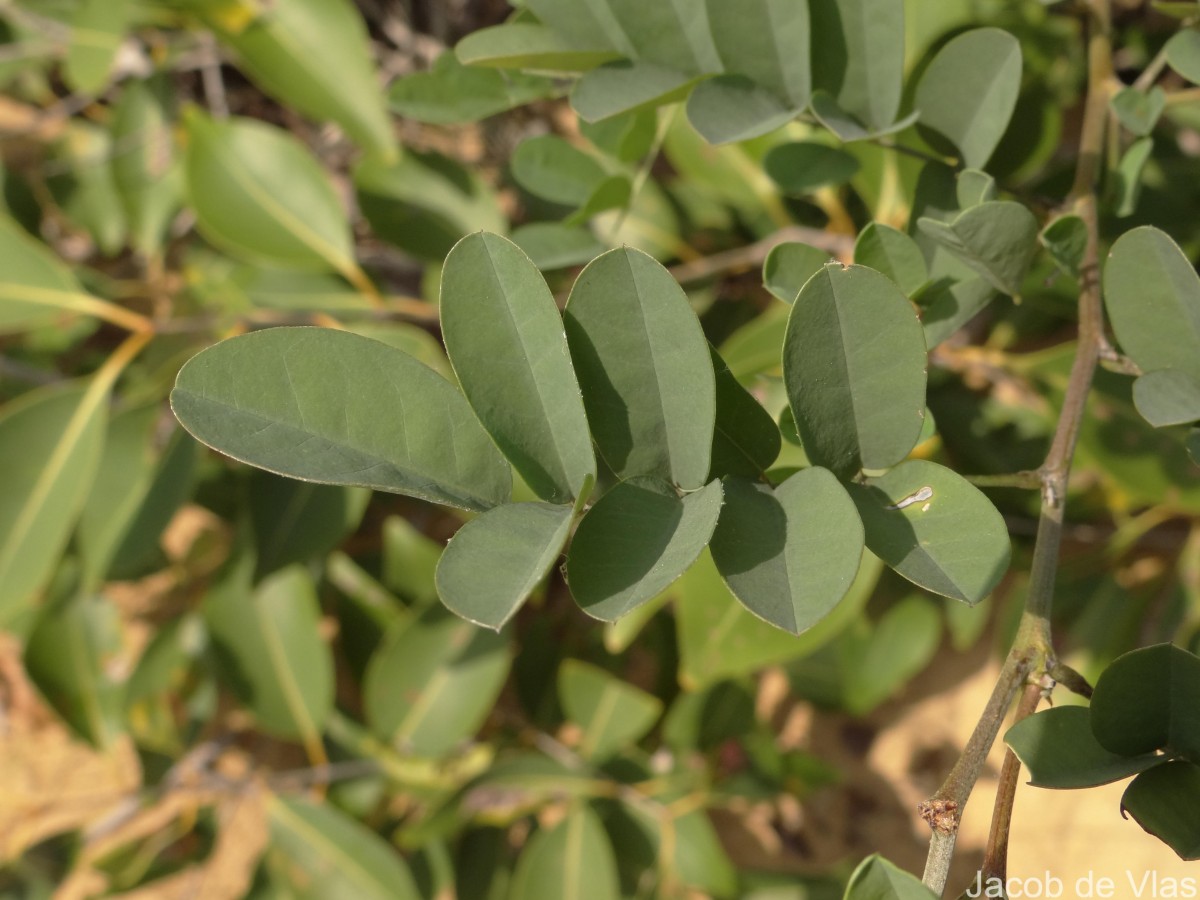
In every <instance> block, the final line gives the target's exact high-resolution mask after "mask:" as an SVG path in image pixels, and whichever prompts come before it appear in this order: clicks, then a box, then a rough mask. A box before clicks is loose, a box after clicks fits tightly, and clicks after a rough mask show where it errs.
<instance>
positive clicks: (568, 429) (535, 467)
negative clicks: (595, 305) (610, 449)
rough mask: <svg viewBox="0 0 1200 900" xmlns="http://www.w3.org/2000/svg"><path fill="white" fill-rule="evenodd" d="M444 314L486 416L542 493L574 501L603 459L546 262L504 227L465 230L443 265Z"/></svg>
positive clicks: (471, 391) (462, 371)
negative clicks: (541, 264) (501, 231)
mask: <svg viewBox="0 0 1200 900" xmlns="http://www.w3.org/2000/svg"><path fill="white" fill-rule="evenodd" d="M441 320H442V338H443V340H444V341H445V343H446V351H447V353H448V354H449V357H450V361H451V363H453V364H454V369H455V372H456V373H457V375H458V380H459V384H460V385H461V386H462V389H463V393H464V394H465V395H466V397H467V401H468V402H469V403H470V404H471V408H472V409H473V410H474V411H475V414H476V415H477V416H478V417H479V421H480V422H482V423H483V426H484V428H486V429H487V430H488V433H489V434H491V436H492V439H493V440H495V442H496V445H497V446H498V447H499V448H500V450H501V452H502V453H504V455H505V456H506V457H508V459H509V461H511V462H512V464H513V467H514V468H515V469H516V470H517V471H518V472H520V473H521V475H522V477H523V478H524V479H525V481H526V483H527V484H529V486H530V487H531V488H532V489H533V490H534V492H535V493H536V494H537V495H538V496H539V497H541V498H542V499H543V500H548V501H550V502H552V503H570V502H571V501H572V500H574V499H575V497H576V496H577V495H578V494H579V491H580V490H581V489H582V488H583V485H584V483H585V482H587V481H588V480H589V479H591V478H594V477H595V474H596V462H595V457H594V455H593V452H592V442H591V439H590V437H589V434H588V420H587V416H586V414H585V413H584V406H583V399H582V397H581V396H580V391H579V382H578V381H577V380H576V377H575V370H574V368H573V367H572V365H571V357H570V354H569V353H568V351H567V340H566V336H565V335H564V333H563V322H562V318H561V317H560V315H559V312H558V308H557V307H556V306H555V305H554V298H553V296H551V294H550V289H549V288H548V287H547V286H546V282H545V281H544V280H543V278H542V276H541V273H540V272H538V270H537V267H536V266H535V265H534V264H533V262H532V261H531V260H530V259H529V257H527V256H526V255H525V254H524V253H522V252H521V250H520V248H518V247H516V246H515V245H514V244H513V243H512V242H510V241H507V240H505V239H504V238H502V237H499V236H497V235H494V234H486V233H480V234H473V235H470V236H469V237H466V238H463V240H462V241H461V242H459V244H458V245H457V246H455V248H454V249H453V250H452V251H451V252H450V255H449V256H448V257H447V258H446V262H445V265H444V267H443V269H442V282H441ZM497 372H502V373H503V377H497Z"/></svg>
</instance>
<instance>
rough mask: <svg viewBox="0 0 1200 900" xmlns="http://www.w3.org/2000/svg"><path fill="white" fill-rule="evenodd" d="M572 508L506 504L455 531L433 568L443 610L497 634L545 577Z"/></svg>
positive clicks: (561, 542) (563, 540)
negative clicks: (447, 610)
mask: <svg viewBox="0 0 1200 900" xmlns="http://www.w3.org/2000/svg"><path fill="white" fill-rule="evenodd" d="M571 512H572V510H571V507H569V506H551V505H550V504H548V503H509V504H505V505H504V506H497V507H496V508H495V509H490V510H488V511H487V512H485V513H484V514H483V515H481V516H479V517H477V518H474V519H472V520H471V521H470V522H468V523H467V524H466V525H464V526H463V527H462V528H460V529H459V530H458V533H457V534H455V535H454V537H453V538H451V540H450V543H449V544H447V545H446V551H445V553H444V554H443V555H442V558H441V561H440V562H439V563H438V567H437V590H438V595H439V596H440V597H441V598H442V602H443V603H444V604H446V607H447V608H448V609H450V610H451V611H453V612H454V613H456V614H458V615H460V616H462V617H463V618H464V619H467V620H468V621H470V622H474V623H475V624H477V625H484V626H486V627H488V628H496V629H499V628H501V627H503V625H504V623H505V622H507V621H508V620H509V618H511V617H512V615H513V614H514V613H515V612H516V611H517V609H518V608H520V606H521V604H522V603H524V602H525V600H526V599H528V597H529V594H530V593H531V592H532V591H533V589H534V588H536V587H537V585H538V584H539V583H540V582H541V580H542V579H543V578H545V577H546V573H547V572H548V571H549V570H550V567H551V566H552V565H553V564H554V561H555V560H556V559H557V558H558V555H559V554H560V553H561V552H562V549H563V545H564V544H565V543H566V540H567V534H568V532H569V531H570V527H571Z"/></svg>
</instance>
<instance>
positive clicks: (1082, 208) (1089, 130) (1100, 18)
mask: <svg viewBox="0 0 1200 900" xmlns="http://www.w3.org/2000/svg"><path fill="white" fill-rule="evenodd" d="M1087 8H1088V12H1089V23H1088V24H1089V35H1088V91H1087V98H1086V100H1085V103H1084V116H1083V125H1082V128H1081V134H1080V146H1079V160H1078V163H1077V165H1076V169H1075V181H1074V183H1073V185H1072V187H1071V193H1070V195H1069V197H1068V198H1067V202H1068V203H1069V204H1071V205H1073V206H1074V211H1075V212H1076V213H1077V214H1078V215H1079V216H1080V218H1082V219H1083V221H1084V224H1085V225H1086V226H1087V246H1086V249H1085V251H1084V256H1083V262H1082V264H1081V266H1080V270H1079V339H1078V347H1077V349H1076V353H1075V359H1074V362H1073V363H1072V365H1071V375H1070V378H1069V380H1068V382H1067V390H1066V394H1065V396H1064V398H1063V408H1062V411H1061V413H1060V415H1059V419H1058V424H1057V426H1056V427H1055V430H1054V439H1053V441H1052V442H1051V445H1050V451H1049V452H1048V453H1047V454H1046V460H1045V462H1044V463H1043V464H1042V466H1041V468H1040V469H1038V475H1039V476H1040V479H1041V489H1042V510H1041V515H1040V516H1039V518H1038V531H1037V538H1036V541H1035V543H1034V549H1033V561H1032V564H1031V566H1030V573H1029V592H1028V594H1027V596H1026V599H1025V611H1024V614H1023V615H1022V617H1021V625H1020V628H1019V629H1018V631H1017V637H1016V640H1015V641H1014V642H1013V647H1012V649H1011V650H1010V651H1009V653H1008V657H1007V659H1005V661H1004V667H1003V668H1002V669H1001V671H1000V677H999V678H998V679H997V681H996V687H995V688H994V690H993V691H992V696H991V698H990V699H989V700H988V704H987V707H986V708H985V709H984V711H983V715H982V716H981V717H980V719H979V721H978V723H976V725H975V730H974V731H973V732H972V734H971V737H970V739H969V740H968V741H967V746H966V747H965V748H964V749H963V753H962V756H961V757H960V758H959V760H958V762H957V763H956V764H955V766H954V768H953V769H952V770H951V771H950V774H949V775H948V776H947V777H946V781H945V783H944V784H943V785H942V786H941V787H940V788H939V789H938V791H937V793H935V794H934V795H933V796H932V797H931V798H930V799H929V800H927V801H925V803H923V804H922V806H921V813H922V816H923V817H924V818H925V819H926V821H927V822H929V824H930V825H931V826H932V827H933V830H934V833H933V837H932V839H931V841H930V846H929V857H928V859H927V861H926V865H925V874H924V875H923V877H922V880H923V881H924V882H925V884H926V885H928V886H929V887H930V888H931V889H932V890H933V891H934V892H935V893H937V894H938V895H939V896H940V895H941V893H942V891H943V890H944V889H945V887H946V878H947V876H948V875H949V871H950V862H951V859H952V857H953V851H954V837H955V834H956V832H957V830H958V824H959V822H960V821H961V817H962V810H963V807H964V806H965V805H966V802H967V799H968V798H969V797H970V795H971V791H972V790H973V789H974V787H975V782H976V780H977V779H978V777H979V772H980V770H981V769H982V768H983V763H984V761H985V760H986V758H987V755H988V752H989V751H990V750H991V747H992V744H993V742H994V741H995V739H996V735H997V734H998V733H999V731H1000V726H1001V723H1002V722H1003V720H1004V716H1005V714H1006V713H1007V711H1008V708H1009V706H1010V705H1011V703H1012V700H1013V698H1014V697H1015V696H1016V693H1017V691H1018V689H1019V688H1020V687H1021V685H1022V684H1024V683H1025V682H1026V681H1027V679H1028V678H1029V676H1030V675H1036V674H1038V673H1044V672H1045V671H1046V670H1047V669H1048V668H1051V667H1053V666H1054V664H1055V659H1054V651H1053V647H1052V645H1051V642H1050V612H1051V608H1052V606H1053V601H1054V582H1055V575H1056V572H1057V569H1058V556H1059V546H1060V544H1061V541H1062V529H1063V507H1064V504H1065V502H1066V487H1067V478H1068V475H1069V474H1070V470H1071V458H1072V456H1073V455H1074V452H1075V444H1076V442H1077V440H1078V438H1079V427H1080V425H1081V423H1082V421H1083V413H1084V408H1085V406H1086V403H1087V396H1088V391H1089V390H1090V389H1091V384H1092V376H1093V375H1094V373H1095V371H1096V366H1097V364H1098V363H1099V360H1100V348H1101V346H1102V344H1103V342H1104V327H1103V323H1104V319H1103V308H1102V304H1101V298H1100V234H1099V222H1098V215H1097V209H1096V202H1097V201H1096V182H1097V180H1098V178H1099V174H1100V171H1101V162H1102V159H1103V151H1104V135H1105V129H1106V126H1107V121H1108V91H1109V86H1110V84H1111V81H1112V78H1113V68H1112V43H1111V38H1110V25H1111V22H1110V16H1109V6H1108V0H1089V2H1088V6H1087ZM1034 687H1035V688H1036V689H1037V690H1038V691H1039V693H1040V691H1041V686H1040V684H1039V685H1034ZM1035 705H1036V704H1035ZM1013 777H1014V778H1015V776H1013ZM1005 829H1006V830H1007V824H1006V825H1005ZM1004 846H1005V847H1006V846H1007V843H1005V845H1004ZM1003 852H1004V849H1003V848H1002V847H999V845H997V849H996V853H997V854H1002V853H1003ZM992 865H994V866H997V867H1001V868H1002V867H1004V866H1005V865H1006V864H1005V862H1004V860H1003V858H1002V856H996V857H995V858H993V859H992Z"/></svg>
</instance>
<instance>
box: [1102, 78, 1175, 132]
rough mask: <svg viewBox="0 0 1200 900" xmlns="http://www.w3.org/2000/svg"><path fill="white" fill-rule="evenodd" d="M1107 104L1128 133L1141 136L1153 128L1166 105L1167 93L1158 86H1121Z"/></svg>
mask: <svg viewBox="0 0 1200 900" xmlns="http://www.w3.org/2000/svg"><path fill="white" fill-rule="evenodd" d="M1109 104H1110V105H1111V106H1112V111H1113V114H1114V115H1116V117H1117V120H1118V121H1119V122H1120V123H1121V124H1122V125H1124V126H1125V128H1126V129H1127V130H1128V131H1129V132H1130V133H1132V134H1136V135H1138V136H1139V137H1143V136H1145V135H1147V134H1149V133H1150V132H1151V131H1153V130H1154V126H1155V125H1156V124H1157V123H1158V118H1159V116H1161V115H1162V111H1163V109H1164V108H1165V107H1166V105H1167V95H1166V94H1165V93H1164V92H1163V89H1162V88H1160V87H1152V88H1150V90H1148V91H1139V90H1137V89H1136V88H1131V87H1129V88H1122V89H1121V90H1119V91H1117V92H1116V93H1115V94H1113V96H1112V99H1111V100H1110V101H1109Z"/></svg>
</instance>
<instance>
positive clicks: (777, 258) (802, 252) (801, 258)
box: [763, 241, 829, 303]
mask: <svg viewBox="0 0 1200 900" xmlns="http://www.w3.org/2000/svg"><path fill="white" fill-rule="evenodd" d="M827 262H829V252H828V251H826V250H822V249H820V248H819V247H812V246H810V245H808V244H803V243H800V242H799V241H786V242H784V243H782V244H777V245H775V246H774V247H772V248H771V252H770V253H768V254H767V258H766V259H765V260H764V261H763V286H764V287H765V288H766V289H767V290H768V291H770V292H771V293H772V294H774V295H775V296H776V297H778V298H779V299H780V300H782V301H783V302H784V303H791V302H792V301H793V300H795V299H796V295H797V294H799V293H800V288H802V287H804V283H805V282H806V281H808V279H810V278H812V277H813V276H814V275H816V274H817V272H819V271H821V268H822V267H823V266H824V265H825V263H827Z"/></svg>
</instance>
